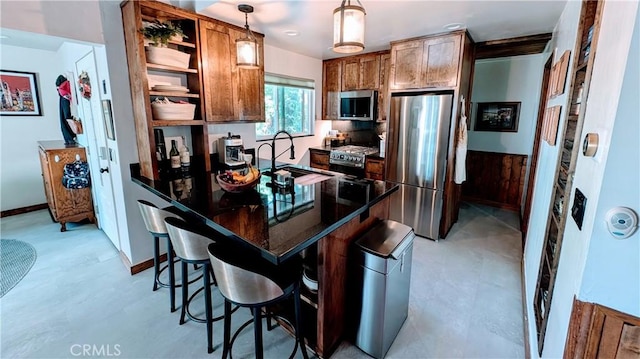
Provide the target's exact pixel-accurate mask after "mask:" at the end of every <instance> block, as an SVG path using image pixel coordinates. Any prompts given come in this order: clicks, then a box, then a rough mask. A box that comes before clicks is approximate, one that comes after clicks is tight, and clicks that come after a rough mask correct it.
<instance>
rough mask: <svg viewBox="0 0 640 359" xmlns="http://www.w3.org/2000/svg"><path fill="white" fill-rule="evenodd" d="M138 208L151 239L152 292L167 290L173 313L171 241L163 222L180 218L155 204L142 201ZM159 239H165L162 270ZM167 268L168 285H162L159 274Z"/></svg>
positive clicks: (174, 302) (174, 292) (174, 295)
mask: <svg viewBox="0 0 640 359" xmlns="http://www.w3.org/2000/svg"><path fill="white" fill-rule="evenodd" d="M138 207H139V208H140V213H141V214H142V220H143V221H144V225H145V227H147V231H149V233H151V236H152V237H153V277H154V279H153V290H154V291H156V290H158V287H163V288H169V291H170V300H171V311H172V312H175V311H176V290H175V288H176V284H175V281H176V280H175V271H174V268H173V263H174V257H173V246H172V245H171V240H170V239H169V233H168V232H167V227H166V226H165V224H164V220H165V218H168V217H176V218H180V216H179V215H178V214H176V213H173V212H171V211H170V210H171V209H173V207H167V208H163V209H160V208H158V207H157V206H156V205H155V204H153V203H151V202H147V201H144V200H138ZM160 238H165V239H166V240H167V265H165V266H164V267H162V268H160ZM167 268H169V283H163V282H162V281H161V280H160V274H161V273H162V272H163V271H164V270H165V269H167Z"/></svg>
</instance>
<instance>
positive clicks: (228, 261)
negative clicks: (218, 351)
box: [208, 243, 308, 359]
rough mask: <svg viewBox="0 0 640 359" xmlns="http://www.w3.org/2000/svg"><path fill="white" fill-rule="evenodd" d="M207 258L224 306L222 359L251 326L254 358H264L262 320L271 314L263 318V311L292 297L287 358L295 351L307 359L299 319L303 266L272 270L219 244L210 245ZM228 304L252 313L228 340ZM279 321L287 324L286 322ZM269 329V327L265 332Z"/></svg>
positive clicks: (295, 264)
mask: <svg viewBox="0 0 640 359" xmlns="http://www.w3.org/2000/svg"><path fill="white" fill-rule="evenodd" d="M208 251H209V258H210V259H211V266H212V268H213V273H214V274H215V276H216V280H217V281H218V289H220V293H222V296H223V297H224V298H225V303H224V344H223V352H222V358H226V357H227V354H229V356H230V357H231V356H232V355H231V348H232V346H233V342H234V341H235V339H236V337H237V336H238V334H239V333H240V332H241V331H242V329H244V328H245V327H246V326H247V325H249V324H250V323H251V322H253V324H254V328H253V329H254V338H255V339H254V340H255V357H256V358H258V359H262V358H263V344H262V319H263V318H264V317H266V318H267V320H268V322H267V323H268V325H269V321H270V318H271V317H272V314H271V313H269V311H268V308H267V310H266V311H267V314H266V315H262V314H261V312H262V308H263V307H267V306H269V305H272V304H275V303H279V302H282V301H284V300H287V299H288V298H289V297H291V296H293V302H294V312H295V313H294V316H295V327H294V326H292V325H291V323H288V324H289V325H291V327H292V328H294V329H295V335H296V343H295V346H294V348H293V351H292V353H291V356H290V358H293V356H294V355H295V353H296V352H297V350H298V346H300V349H301V351H302V356H303V357H304V358H305V359H308V355H307V348H306V346H305V343H304V335H303V327H302V317H301V312H300V280H301V277H302V263H301V262H300V261H297V260H291V261H289V263H288V264H283V265H280V266H277V267H276V266H274V265H272V264H270V263H268V262H266V261H264V260H263V259H262V258H255V257H254V258H252V257H251V256H249V257H247V256H246V254H245V253H242V254H238V252H237V251H233V250H228V249H225V248H223V247H222V246H221V245H219V244H215V243H213V244H210V245H209V248H208ZM231 304H235V305H237V306H238V307H247V308H250V309H251V313H252V314H253V319H251V320H249V321H247V322H246V323H244V324H243V325H242V326H241V327H240V328H239V329H238V330H237V331H236V333H235V334H234V335H233V338H231V313H232V311H231ZM279 318H280V319H282V320H284V321H286V322H288V320H286V319H285V318H282V317H279ZM268 329H269V330H270V329H271V328H270V327H269V328H268Z"/></svg>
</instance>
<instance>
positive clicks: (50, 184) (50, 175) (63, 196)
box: [38, 141, 95, 232]
mask: <svg viewBox="0 0 640 359" xmlns="http://www.w3.org/2000/svg"><path fill="white" fill-rule="evenodd" d="M38 153H39V156H40V165H41V167H42V179H43V183H44V192H45V195H46V197H47V204H48V205H49V210H50V211H51V216H52V217H53V219H54V220H55V221H56V222H59V223H60V231H61V232H64V231H66V230H67V227H66V224H67V222H78V221H81V220H83V219H89V220H90V221H91V222H94V221H95V215H94V212H93V202H92V200H91V188H82V189H68V188H65V187H64V186H63V185H62V177H63V175H64V165H66V164H67V163H73V162H75V161H76V160H79V161H85V162H86V161H87V155H86V153H85V150H84V147H79V146H73V147H71V146H69V147H68V146H65V144H64V142H63V141H40V142H38Z"/></svg>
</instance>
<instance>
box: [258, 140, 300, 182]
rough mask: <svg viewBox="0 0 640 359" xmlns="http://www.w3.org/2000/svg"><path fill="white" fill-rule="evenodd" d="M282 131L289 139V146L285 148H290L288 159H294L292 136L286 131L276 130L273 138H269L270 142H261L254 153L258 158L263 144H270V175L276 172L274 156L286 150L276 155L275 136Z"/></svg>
mask: <svg viewBox="0 0 640 359" xmlns="http://www.w3.org/2000/svg"><path fill="white" fill-rule="evenodd" d="M281 133H284V134H285V135H287V136H289V141H291V146H289V148H287V150H290V157H289V159H291V160H295V159H296V155H295V149H294V146H293V137H292V136H291V134H290V133H289V132H287V131H284V130H283V131H278V132H276V134H275V135H273V139H271V143H266V142H265V143H263V144H261V145H260V146H259V147H258V151H257V153H256V156H257V157H258V158H260V148H261V147H262V146H264V145H267V146H270V147H271V177H273V176H274V173H275V172H276V158H278V157H280V156H282V154H283V153H285V152H287V150H284V151H283V152H282V153H280V154H279V155H277V156H276V138H277V137H278V135H279V134H281Z"/></svg>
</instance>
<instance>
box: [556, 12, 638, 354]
mask: <svg viewBox="0 0 640 359" xmlns="http://www.w3.org/2000/svg"><path fill="white" fill-rule="evenodd" d="M637 6H638V2H635V1H634V2H631V1H606V2H605V5H604V9H603V16H602V22H601V27H600V36H599V39H598V44H597V49H596V55H595V56H596V57H595V61H594V66H593V73H592V77H591V88H590V90H589V97H588V100H587V103H586V106H587V109H586V113H585V119H584V128H583V131H582V133H583V135H582V137H581V140H582V139H583V138H584V134H586V133H589V132H595V133H598V134H599V137H600V147H599V150H598V153H597V154H596V156H595V157H585V156H582V155H580V156H578V161H577V163H576V171H575V175H574V183H573V187H574V188H579V189H580V190H581V191H582V193H584V195H585V197H586V198H587V207H586V211H585V215H584V225H583V227H582V230H579V229H578V227H577V225H576V224H575V222H574V220H573V219H572V218H569V219H568V220H567V224H566V226H565V235H564V239H563V242H562V253H561V254H560V265H559V267H558V275H557V277H556V284H555V288H556V289H555V290H554V294H553V303H552V306H551V312H550V317H549V326H548V328H547V336H548V339H547V340H546V342H545V349H544V354H545V356H551V357H557V356H561V355H562V353H563V350H564V343H565V337H566V333H567V327H568V324H569V317H570V314H571V307H572V304H573V296H574V295H576V294H577V293H578V292H579V289H580V286H581V284H582V277H583V271H584V266H585V261H586V258H587V252H588V250H589V245H590V242H591V239H592V237H591V233H592V231H593V227H594V223H595V222H596V221H598V220H599V219H598V218H596V216H595V212H596V205H597V203H598V200H599V197H600V191H601V189H602V179H603V177H604V172H605V167H606V159H607V154H608V151H609V145H610V143H611V142H610V140H611V133H612V129H613V125H614V122H615V118H616V111H617V109H618V100H619V96H620V92H621V87H622V81H623V78H624V73H625V69H626V64H627V55H628V51H629V44H630V42H631V35H632V33H633V25H634V22H635V17H636V10H637ZM635 65H636V66H637V63H636V64H635ZM636 80H637V78H636ZM636 106H637V94H636ZM636 108H637V107H636ZM636 116H637V115H636ZM636 121H637V117H636ZM574 191H575V190H572V193H571V201H570V203H569V205H570V206H572V205H573V198H574V193H575V192H574ZM617 191H621V192H623V194H624V191H623V190H622V189H620V188H618V189H617ZM600 255H601V254H600ZM605 258H611V257H608V256H605ZM614 260H615V259H614ZM627 269H628V270H635V271H637V270H638V267H635V268H627ZM621 295H623V294H621Z"/></svg>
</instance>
